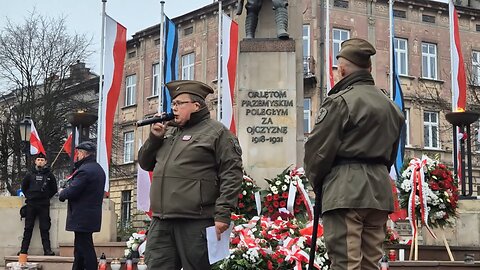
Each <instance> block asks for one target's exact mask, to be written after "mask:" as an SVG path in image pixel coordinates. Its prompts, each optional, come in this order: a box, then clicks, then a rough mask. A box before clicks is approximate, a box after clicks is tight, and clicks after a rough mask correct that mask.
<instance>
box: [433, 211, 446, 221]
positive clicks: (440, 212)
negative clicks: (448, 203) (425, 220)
mask: <svg viewBox="0 0 480 270" xmlns="http://www.w3.org/2000/svg"><path fill="white" fill-rule="evenodd" d="M444 216H445V211H438V212H436V213H435V214H434V216H433V217H434V218H435V219H443V217H444Z"/></svg>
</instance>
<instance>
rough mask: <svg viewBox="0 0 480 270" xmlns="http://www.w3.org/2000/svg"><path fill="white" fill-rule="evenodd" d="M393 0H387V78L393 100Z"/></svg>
mask: <svg viewBox="0 0 480 270" xmlns="http://www.w3.org/2000/svg"><path fill="white" fill-rule="evenodd" d="M394 1H395V0H389V1H388V14H389V15H388V17H389V19H390V20H389V22H390V47H389V48H390V53H389V56H390V78H389V81H390V99H392V100H393V76H394V74H393V70H394V68H395V67H394V66H393V64H394V63H393V57H394V53H395V48H394V47H393V46H395V45H394V44H393V40H394V38H395V29H394V26H393V3H394Z"/></svg>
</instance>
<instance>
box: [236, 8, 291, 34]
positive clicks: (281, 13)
mask: <svg viewBox="0 0 480 270" xmlns="http://www.w3.org/2000/svg"><path fill="white" fill-rule="evenodd" d="M244 1H245V0H238V6H237V15H240V14H242V11H243V4H244ZM262 2H263V0H247V4H246V5H245V9H246V10H247V18H246V19H245V35H246V38H255V30H256V29H257V23H258V14H259V13H260V9H261V8H262ZM272 4H273V10H274V11H275V24H276V25H277V37H278V38H279V39H288V38H289V35H288V32H287V28H288V12H287V6H288V1H287V0H272Z"/></svg>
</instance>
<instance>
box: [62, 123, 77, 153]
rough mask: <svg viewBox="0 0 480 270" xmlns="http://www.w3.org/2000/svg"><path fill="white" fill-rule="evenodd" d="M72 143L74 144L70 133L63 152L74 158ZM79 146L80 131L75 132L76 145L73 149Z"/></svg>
mask: <svg viewBox="0 0 480 270" xmlns="http://www.w3.org/2000/svg"><path fill="white" fill-rule="evenodd" d="M72 143H73V135H72V133H71V132H70V135H68V137H67V140H66V141H65V143H64V144H63V147H62V149H63V151H65V153H67V154H68V155H69V156H70V157H71V156H72ZM77 145H78V129H77V131H76V132H75V143H74V144H73V147H76V146H77ZM75 153H76V151H75ZM74 155H75V154H74Z"/></svg>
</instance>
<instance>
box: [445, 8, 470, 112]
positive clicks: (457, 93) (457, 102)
mask: <svg viewBox="0 0 480 270" xmlns="http://www.w3.org/2000/svg"><path fill="white" fill-rule="evenodd" d="M449 10H450V32H451V33H450V48H451V50H450V53H451V58H452V97H453V100H452V103H453V104H452V110H453V111H458V110H460V111H464V110H465V107H466V103H467V76H466V74H465V62H464V61H463V54H462V43H461V42H460V31H459V27H458V13H457V10H456V8H455V5H454V4H453V1H449Z"/></svg>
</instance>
